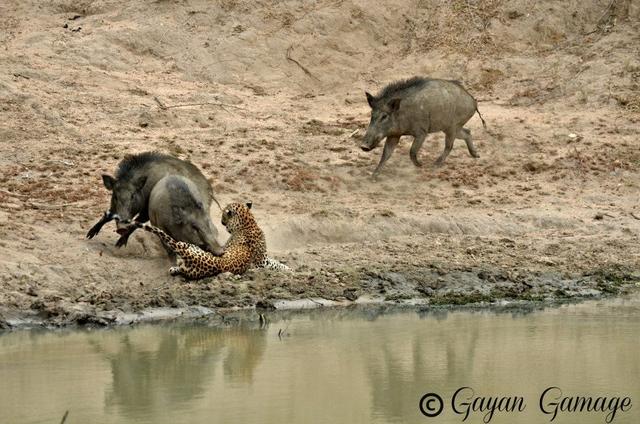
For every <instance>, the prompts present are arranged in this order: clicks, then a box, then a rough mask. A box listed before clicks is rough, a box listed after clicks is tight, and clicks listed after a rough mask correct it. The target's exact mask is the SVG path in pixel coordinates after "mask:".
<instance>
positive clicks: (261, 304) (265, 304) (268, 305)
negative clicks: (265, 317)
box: [256, 299, 276, 310]
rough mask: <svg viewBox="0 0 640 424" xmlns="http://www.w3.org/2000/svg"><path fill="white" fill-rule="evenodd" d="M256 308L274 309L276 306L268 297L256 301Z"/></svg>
mask: <svg viewBox="0 0 640 424" xmlns="http://www.w3.org/2000/svg"><path fill="white" fill-rule="evenodd" d="M256 308H258V309H270V310H271V309H276V306H275V305H274V304H273V302H272V301H270V300H268V299H260V300H258V301H257V302H256Z"/></svg>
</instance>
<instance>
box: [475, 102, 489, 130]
mask: <svg viewBox="0 0 640 424" xmlns="http://www.w3.org/2000/svg"><path fill="white" fill-rule="evenodd" d="M476 112H478V116H479V117H480V120H481V121H482V126H483V127H484V129H485V130H486V129H487V123H486V122H484V119H483V118H482V114H480V111H479V110H478V105H477V104H476Z"/></svg>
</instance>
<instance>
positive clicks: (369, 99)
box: [364, 91, 376, 109]
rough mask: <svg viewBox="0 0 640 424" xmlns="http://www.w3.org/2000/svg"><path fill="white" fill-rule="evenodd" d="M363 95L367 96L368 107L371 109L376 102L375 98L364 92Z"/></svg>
mask: <svg viewBox="0 0 640 424" xmlns="http://www.w3.org/2000/svg"><path fill="white" fill-rule="evenodd" d="M364 94H366V95H367V102H368V103H369V106H371V109H373V105H374V103H375V102H376V98H375V97H373V96H372V95H371V94H370V93H368V92H366V91H365V92H364Z"/></svg>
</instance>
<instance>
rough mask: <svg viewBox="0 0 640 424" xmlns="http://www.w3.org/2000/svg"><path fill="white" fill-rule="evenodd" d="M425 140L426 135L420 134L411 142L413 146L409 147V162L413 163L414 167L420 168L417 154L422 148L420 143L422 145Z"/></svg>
mask: <svg viewBox="0 0 640 424" xmlns="http://www.w3.org/2000/svg"><path fill="white" fill-rule="evenodd" d="M426 138H427V135H426V134H420V135H418V136H417V137H416V138H415V140H413V144H412V145H411V150H410V151H409V156H411V162H413V164H414V165H415V166H422V163H420V161H419V160H418V152H419V151H420V148H422V143H424V140H425V139H426Z"/></svg>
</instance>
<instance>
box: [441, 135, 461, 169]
mask: <svg viewBox="0 0 640 424" xmlns="http://www.w3.org/2000/svg"><path fill="white" fill-rule="evenodd" d="M444 134H445V138H444V151H443V152H442V154H441V155H440V157H439V158H438V159H437V160H436V166H440V165H442V164H443V163H444V161H445V159H447V156H449V153H451V149H453V141H454V140H455V139H456V134H458V130H456V131H451V130H448V131H447V132H445V133H444Z"/></svg>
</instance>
